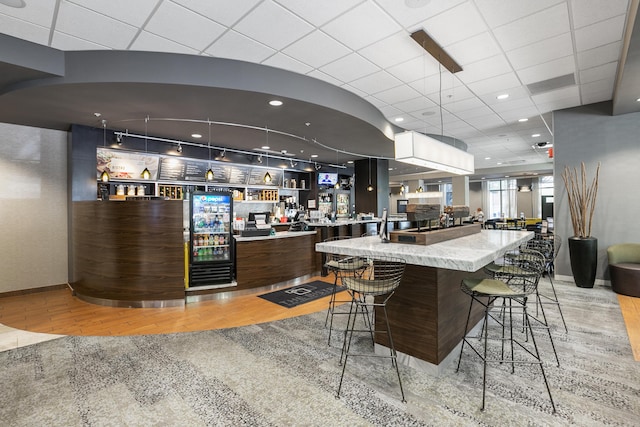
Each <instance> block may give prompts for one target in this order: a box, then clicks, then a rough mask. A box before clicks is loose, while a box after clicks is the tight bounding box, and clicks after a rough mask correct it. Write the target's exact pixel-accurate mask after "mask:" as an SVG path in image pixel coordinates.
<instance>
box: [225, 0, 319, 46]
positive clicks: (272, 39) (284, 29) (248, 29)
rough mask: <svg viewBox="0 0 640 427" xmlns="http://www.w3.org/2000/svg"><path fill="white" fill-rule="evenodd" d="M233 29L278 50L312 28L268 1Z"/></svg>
mask: <svg viewBox="0 0 640 427" xmlns="http://www.w3.org/2000/svg"><path fill="white" fill-rule="evenodd" d="M266 22H268V23H270V24H268V25H265V23H266ZM234 29H235V30H236V31H238V32H240V33H242V34H244V35H246V36H247V37H250V38H252V39H254V40H259V41H260V42H261V43H264V44H266V45H267V46H269V47H272V48H274V49H276V50H279V49H282V48H284V47H285V46H287V45H289V44H291V43H293V42H294V41H296V40H298V39H300V38H302V37H304V36H305V35H306V34H308V33H310V32H311V31H312V30H313V27H312V26H311V25H309V24H308V23H306V22H305V21H303V20H302V19H300V18H298V17H297V16H295V15H294V14H292V13H291V12H289V11H288V10H286V9H284V8H283V7H281V6H279V5H277V4H275V3H272V2H270V1H269V2H263V3H260V5H258V7H256V8H255V9H253V10H252V11H251V12H250V13H249V14H248V15H247V16H246V17H245V18H244V19H243V20H242V21H240V22H239V23H238V24H237V25H236V26H235V27H234Z"/></svg>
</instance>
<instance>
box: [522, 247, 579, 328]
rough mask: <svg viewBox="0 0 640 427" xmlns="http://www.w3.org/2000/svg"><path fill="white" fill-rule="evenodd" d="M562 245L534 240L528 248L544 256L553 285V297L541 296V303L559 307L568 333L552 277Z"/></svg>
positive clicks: (548, 275)
mask: <svg viewBox="0 0 640 427" xmlns="http://www.w3.org/2000/svg"><path fill="white" fill-rule="evenodd" d="M561 245H562V240H561V239H534V240H529V241H528V242H527V245H526V247H527V248H529V249H533V250H536V251H538V252H540V253H542V255H544V257H545V273H546V274H547V277H549V283H551V291H552V293H553V296H551V295H545V294H539V297H541V298H540V303H541V304H542V303H543V302H544V303H546V304H552V305H555V306H557V307H558V311H559V312H560V319H561V320H562V325H563V326H564V331H565V333H568V332H569V330H568V329H567V323H566V322H565V320H564V315H563V314H562V307H561V306H560V301H559V300H558V294H557V293H556V287H555V286H554V285H553V277H552V276H553V270H554V262H555V260H556V257H557V256H558V252H559V251H560V247H561ZM543 299H544V300H543ZM536 313H537V311H536Z"/></svg>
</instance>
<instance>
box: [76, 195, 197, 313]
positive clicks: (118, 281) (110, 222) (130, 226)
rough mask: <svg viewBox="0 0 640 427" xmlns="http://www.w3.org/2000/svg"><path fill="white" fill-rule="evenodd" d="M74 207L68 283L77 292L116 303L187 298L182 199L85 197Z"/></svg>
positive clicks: (89, 298) (92, 299)
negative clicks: (70, 273) (106, 200)
mask: <svg viewBox="0 0 640 427" xmlns="http://www.w3.org/2000/svg"><path fill="white" fill-rule="evenodd" d="M72 209H73V213H72V229H73V240H72V242H73V243H72V244H73V257H72V260H73V279H72V282H71V283H70V284H71V286H72V288H73V290H74V292H75V293H76V295H77V296H78V297H80V298H81V299H86V300H87V301H90V302H95V303H99V304H102V305H118V306H126V305H127V303H130V304H131V305H132V306H147V305H149V306H157V305H158V304H160V302H163V304H162V305H177V304H170V301H180V302H179V303H183V302H184V247H183V241H184V238H183V231H182V229H183V205H182V201H178V200H176V201H165V200H145V201H127V202H102V201H86V202H74V203H73V207H72ZM112 302H113V304H112ZM116 302H120V303H116ZM154 302H155V303H154ZM147 303H148V304H147Z"/></svg>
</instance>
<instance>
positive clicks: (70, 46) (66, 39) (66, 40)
mask: <svg viewBox="0 0 640 427" xmlns="http://www.w3.org/2000/svg"><path fill="white" fill-rule="evenodd" d="M51 47H53V48H55V49H60V50H100V49H109V48H107V47H105V46H100V45H99V44H97V43H91V42H89V41H87V40H83V39H78V38H76V37H73V36H70V35H68V34H64V33H60V32H57V31H56V32H55V33H53V39H52V40H51Z"/></svg>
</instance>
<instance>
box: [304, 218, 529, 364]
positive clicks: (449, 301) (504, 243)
mask: <svg viewBox="0 0 640 427" xmlns="http://www.w3.org/2000/svg"><path fill="white" fill-rule="evenodd" d="M532 237H533V233H531V232H524V231H493V230H483V231H482V232H481V233H478V234H474V235H471V236H466V237H461V238H459V239H453V240H449V241H446V242H441V243H436V244H433V245H427V246H425V245H416V244H401V243H382V242H381V241H380V238H378V237H363V238H360V239H348V240H341V241H337V242H325V243H319V244H317V245H316V250H318V251H320V252H324V253H338V254H343V255H352V256H365V257H371V258H376V257H377V256H396V257H399V258H403V259H405V260H406V261H407V266H406V269H405V273H404V276H403V278H402V282H401V284H400V286H399V287H398V289H397V290H396V293H395V294H394V296H393V297H392V298H391V299H390V300H389V302H388V303H387V313H388V315H389V322H390V325H391V330H392V331H393V341H394V345H395V348H396V350H397V351H399V352H401V353H404V354H405V355H408V356H410V357H413V358H416V359H419V360H422V361H426V362H429V363H430V364H432V365H436V366H437V365H440V364H441V363H442V362H444V361H445V359H446V358H447V357H448V356H449V355H450V354H451V352H452V351H453V349H454V348H455V347H456V346H457V345H458V344H459V343H460V341H461V340H462V335H463V332H464V326H465V321H466V314H467V311H468V309H469V302H470V299H469V298H470V297H469V296H468V295H466V294H464V293H463V292H462V291H461V290H460V282H461V280H462V279H463V278H464V277H485V274H484V273H483V271H482V267H484V266H485V265H486V264H488V263H490V262H491V261H493V260H495V259H496V258H499V257H500V256H502V255H503V254H504V252H506V251H507V250H509V249H514V248H516V247H518V246H519V245H520V244H521V243H524V242H526V241H527V240H529V239H531V238H532ZM376 318H377V319H381V317H380V316H376ZM481 318H482V307H480V306H479V305H477V304H476V306H475V307H474V311H473V313H472V322H473V324H475V323H477V322H478V321H479V320H480V319H481ZM376 321H378V320H376ZM376 328H377V329H379V328H384V325H382V324H379V325H378V324H377V325H376ZM375 339H376V343H378V344H381V345H384V346H388V342H387V337H386V335H385V334H376V337H375ZM409 363H411V362H409Z"/></svg>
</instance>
